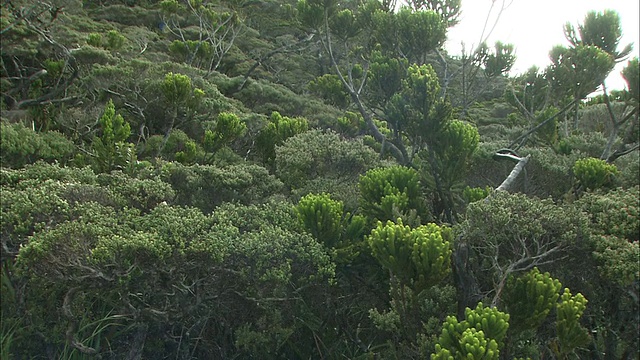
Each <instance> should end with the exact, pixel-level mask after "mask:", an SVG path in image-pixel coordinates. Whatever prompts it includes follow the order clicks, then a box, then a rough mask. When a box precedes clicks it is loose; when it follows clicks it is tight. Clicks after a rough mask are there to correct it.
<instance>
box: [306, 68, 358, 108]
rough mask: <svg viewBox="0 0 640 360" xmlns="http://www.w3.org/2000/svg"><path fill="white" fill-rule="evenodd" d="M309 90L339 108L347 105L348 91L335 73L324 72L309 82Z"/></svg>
mask: <svg viewBox="0 0 640 360" xmlns="http://www.w3.org/2000/svg"><path fill="white" fill-rule="evenodd" d="M308 88H309V91H311V92H312V93H314V94H316V95H318V96H320V97H321V98H322V99H323V100H324V101H325V102H327V103H328V104H331V105H334V106H337V107H339V108H346V107H347V105H349V100H350V99H349V93H347V91H346V90H345V88H344V85H342V82H340V79H339V78H338V76H337V75H332V74H324V75H322V76H319V77H317V78H315V79H314V80H312V81H311V82H309V85H308Z"/></svg>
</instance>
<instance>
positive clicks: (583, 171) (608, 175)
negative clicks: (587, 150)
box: [572, 157, 618, 190]
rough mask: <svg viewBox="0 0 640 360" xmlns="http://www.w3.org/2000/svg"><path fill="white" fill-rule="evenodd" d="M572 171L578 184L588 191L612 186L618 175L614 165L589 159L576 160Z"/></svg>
mask: <svg viewBox="0 0 640 360" xmlns="http://www.w3.org/2000/svg"><path fill="white" fill-rule="evenodd" d="M572 170H573V174H574V175H575V177H576V179H577V180H578V182H579V184H580V185H582V186H584V188H585V189H588V190H596V189H599V188H602V187H610V186H612V185H613V184H614V182H615V176H616V175H617V174H618V169H617V167H616V166H615V165H614V164H608V163H607V162H606V161H604V160H601V159H596V158H591V157H590V158H583V159H580V160H577V161H576V162H575V164H574V165H573V169H572Z"/></svg>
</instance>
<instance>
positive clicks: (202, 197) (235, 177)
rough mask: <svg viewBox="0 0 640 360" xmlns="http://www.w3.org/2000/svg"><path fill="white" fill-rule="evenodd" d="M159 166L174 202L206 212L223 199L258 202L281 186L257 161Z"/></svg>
mask: <svg viewBox="0 0 640 360" xmlns="http://www.w3.org/2000/svg"><path fill="white" fill-rule="evenodd" d="M160 166H161V169H160V174H159V176H160V178H161V179H162V180H163V181H165V182H167V183H169V184H170V185H171V186H172V187H173V189H174V191H175V193H176V198H175V203H176V204H179V205H188V206H194V207H197V208H199V209H200V210H202V211H203V212H205V213H209V212H211V211H212V210H213V209H214V208H215V207H216V206H218V205H220V204H222V203H224V202H230V201H237V202H240V203H242V204H252V203H259V202H262V201H264V200H265V199H266V198H268V197H269V196H271V195H273V194H276V193H278V192H279V191H280V190H281V189H282V182H280V180H278V179H277V178H276V177H275V176H273V175H271V174H269V172H268V171H267V169H265V168H263V167H261V166H258V165H251V164H247V163H244V164H237V165H228V166H224V167H217V166H213V165H191V166H184V165H182V164H179V163H161V165H160Z"/></svg>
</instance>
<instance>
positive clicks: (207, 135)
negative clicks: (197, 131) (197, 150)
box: [203, 112, 247, 152]
mask: <svg viewBox="0 0 640 360" xmlns="http://www.w3.org/2000/svg"><path fill="white" fill-rule="evenodd" d="M246 130H247V125H245V124H244V122H242V121H241V120H240V118H239V117H238V115H236V114H233V113H227V112H222V113H220V114H218V117H217V121H216V125H215V128H214V129H213V130H205V132H204V141H203V145H204V149H205V150H206V151H209V152H216V151H218V150H220V149H221V148H222V147H224V146H228V145H229V144H231V143H232V142H233V141H234V140H235V139H237V138H239V137H240V136H242V134H244V132H245V131H246Z"/></svg>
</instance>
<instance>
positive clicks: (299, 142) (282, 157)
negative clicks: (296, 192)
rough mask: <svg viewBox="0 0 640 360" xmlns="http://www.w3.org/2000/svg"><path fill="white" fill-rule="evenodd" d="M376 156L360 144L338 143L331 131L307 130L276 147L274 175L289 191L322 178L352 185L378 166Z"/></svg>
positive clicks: (338, 138) (338, 140)
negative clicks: (366, 172)
mask: <svg viewBox="0 0 640 360" xmlns="http://www.w3.org/2000/svg"><path fill="white" fill-rule="evenodd" d="M377 158H378V155H377V154H376V153H375V152H374V151H373V150H371V149H370V148H369V147H367V146H365V145H364V144H363V143H362V141H361V140H346V139H341V138H340V136H339V135H338V134H336V133H335V132H332V131H324V132H323V131H321V130H310V131H306V132H303V133H301V134H298V135H295V136H293V137H290V138H289V139H287V140H286V141H285V142H284V143H283V144H282V146H278V147H276V159H275V163H276V174H277V175H278V177H279V178H280V179H281V180H282V182H284V183H285V185H287V186H289V187H291V188H294V189H295V188H300V187H303V186H304V185H305V183H307V182H308V181H309V180H313V179H316V178H321V177H326V178H334V179H339V180H340V181H342V182H344V183H345V185H347V184H348V183H354V182H355V181H357V179H358V176H359V175H360V174H362V173H364V172H365V171H367V170H369V169H370V168H372V167H374V166H375V165H377V164H378V161H377Z"/></svg>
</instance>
